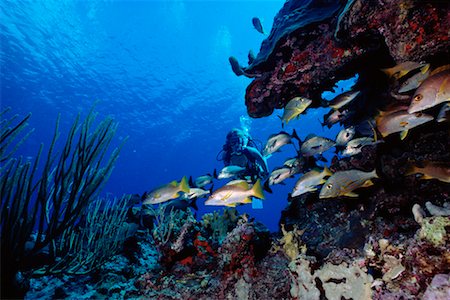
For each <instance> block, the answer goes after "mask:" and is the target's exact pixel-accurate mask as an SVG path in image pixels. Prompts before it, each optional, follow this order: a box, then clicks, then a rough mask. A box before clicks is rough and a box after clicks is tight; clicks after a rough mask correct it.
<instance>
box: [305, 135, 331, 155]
mask: <svg viewBox="0 0 450 300" xmlns="http://www.w3.org/2000/svg"><path fill="white" fill-rule="evenodd" d="M335 144H336V143H335V142H334V141H332V140H330V139H327V138H324V137H320V136H316V135H314V134H310V135H308V136H307V137H306V139H305V141H304V142H303V143H302V146H301V147H300V151H301V153H302V154H303V156H306V157H308V156H314V155H316V154H322V153H324V152H325V151H327V150H328V149H330V148H331V147H333V146H334V145H335Z"/></svg>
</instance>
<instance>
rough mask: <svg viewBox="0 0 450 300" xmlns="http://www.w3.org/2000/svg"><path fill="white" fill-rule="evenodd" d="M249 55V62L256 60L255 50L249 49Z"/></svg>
mask: <svg viewBox="0 0 450 300" xmlns="http://www.w3.org/2000/svg"><path fill="white" fill-rule="evenodd" d="M247 57H248V64H249V65H251V64H252V63H253V62H254V61H255V58H256V56H255V53H254V52H253V50H249V51H248V55H247Z"/></svg>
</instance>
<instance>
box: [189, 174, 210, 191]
mask: <svg viewBox="0 0 450 300" xmlns="http://www.w3.org/2000/svg"><path fill="white" fill-rule="evenodd" d="M212 182H213V176H212V175H211V174H209V173H208V174H206V175H203V176H199V177H197V178H195V180H194V181H193V180H192V177H191V178H189V185H190V186H195V187H198V188H202V187H204V186H205V185H208V184H210V183H212Z"/></svg>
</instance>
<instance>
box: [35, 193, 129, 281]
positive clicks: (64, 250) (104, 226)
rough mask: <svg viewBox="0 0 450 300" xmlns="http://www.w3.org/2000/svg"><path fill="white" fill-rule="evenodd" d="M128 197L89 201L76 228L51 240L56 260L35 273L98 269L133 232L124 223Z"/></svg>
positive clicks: (77, 271) (86, 271)
mask: <svg viewBox="0 0 450 300" xmlns="http://www.w3.org/2000/svg"><path fill="white" fill-rule="evenodd" d="M129 199H130V197H129V196H124V197H122V198H119V199H117V198H115V199H112V200H111V199H101V198H98V199H96V200H95V201H93V202H92V203H91V204H89V207H88V213H87V214H86V217H85V219H84V221H82V222H81V224H79V225H78V226H77V227H76V230H68V229H67V230H65V231H64V232H63V234H62V235H61V236H60V238H58V239H57V240H55V241H54V242H55V244H56V256H57V257H59V259H58V260H57V261H56V262H55V263H54V264H52V265H49V266H46V267H44V268H41V269H40V270H38V271H36V272H35V273H60V272H64V273H66V274H86V273H89V272H91V271H92V270H94V269H97V268H99V267H100V266H101V265H102V264H103V263H105V262H106V261H107V260H108V259H109V258H110V257H112V256H113V255H114V254H116V252H117V251H118V250H120V249H121V247H122V246H123V243H124V241H125V239H126V238H128V237H129V236H130V235H131V234H132V232H133V226H131V225H130V224H128V223H126V222H125V219H126V213H127V206H128V201H129Z"/></svg>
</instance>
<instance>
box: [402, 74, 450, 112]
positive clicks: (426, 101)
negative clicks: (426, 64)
mask: <svg viewBox="0 0 450 300" xmlns="http://www.w3.org/2000/svg"><path fill="white" fill-rule="evenodd" d="M448 101H450V70H445V71H442V72H440V73H437V74H434V75H431V76H430V77H428V78H427V79H425V80H424V81H423V82H422V84H421V85H420V86H419V88H418V89H417V90H416V92H415V93H414V96H413V97H412V101H411V105H410V106H409V108H408V112H409V113H410V114H412V113H415V112H419V111H422V110H425V109H427V108H430V107H434V106H436V105H438V104H440V103H443V102H448Z"/></svg>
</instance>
